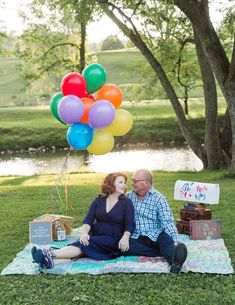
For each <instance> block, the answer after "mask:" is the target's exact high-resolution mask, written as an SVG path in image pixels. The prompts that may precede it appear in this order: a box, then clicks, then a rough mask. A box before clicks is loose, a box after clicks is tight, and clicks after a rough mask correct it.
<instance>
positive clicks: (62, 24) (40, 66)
mask: <svg viewBox="0 0 235 305" xmlns="http://www.w3.org/2000/svg"><path fill="white" fill-rule="evenodd" d="M48 10H49V11H50V13H48ZM31 11H32V14H33V15H34V16H35V17H36V18H37V21H34V23H32V22H31V19H32V17H31V16H27V15H25V14H23V13H22V17H23V18H24V19H25V21H28V29H27V30H26V31H25V32H24V33H23V35H22V36H21V37H20V38H19V41H18V45H17V53H18V56H19V57H20V58H21V59H23V60H22V62H21V65H20V70H21V74H22V75H23V77H24V79H25V80H26V81H27V83H28V86H29V85H31V87H36V88H35V90H34V91H37V92H39V91H41V90H42V89H41V87H44V86H48V85H49V83H52V82H53V80H56V82H58V80H59V79H60V80H61V77H62V76H63V75H64V74H65V73H67V72H68V71H78V72H82V70H83V69H84V68H85V65H86V49H85V42H86V25H87V23H88V22H89V21H90V20H91V12H92V6H91V5H90V4H89V3H88V2H87V1H86V0H80V1H76V6H75V5H74V6H73V5H71V4H70V2H69V1H66V0H64V1H57V0H53V1H48V0H34V1H33V2H32V5H31ZM45 15H49V16H50V17H49V20H45ZM46 21H47V22H46ZM49 77H50V81H49V82H48V78H49ZM39 88H40V90H39ZM47 89H48V88H47ZM50 89H52V88H50Z"/></svg>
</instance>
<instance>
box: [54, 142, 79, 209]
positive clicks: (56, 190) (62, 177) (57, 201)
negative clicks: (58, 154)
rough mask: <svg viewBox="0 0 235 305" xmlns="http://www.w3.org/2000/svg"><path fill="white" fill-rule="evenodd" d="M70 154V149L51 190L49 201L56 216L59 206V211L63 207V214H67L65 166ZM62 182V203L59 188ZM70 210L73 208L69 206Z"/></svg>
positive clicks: (66, 169)
mask: <svg viewBox="0 0 235 305" xmlns="http://www.w3.org/2000/svg"><path fill="white" fill-rule="evenodd" d="M70 153H71V149H70V148H69V150H68V153H67V155H66V157H65V160H64V163H63V165H62V167H61V170H60V172H59V174H58V176H57V178H56V180H55V183H54V185H53V187H52V189H51V201H52V213H53V214H56V213H57V212H58V211H57V208H58V206H60V210H61V208H62V207H64V209H65V211H64V213H65V214H67V212H68V181H67V179H66V177H67V176H68V174H67V171H68V168H67V165H68V159H69V156H70ZM63 182H64V203H63V199H62V196H61V194H60V190H59V186H60V185H62V184H63ZM70 207H71V208H72V210H73V211H74V208H73V207H72V206H71V205H70Z"/></svg>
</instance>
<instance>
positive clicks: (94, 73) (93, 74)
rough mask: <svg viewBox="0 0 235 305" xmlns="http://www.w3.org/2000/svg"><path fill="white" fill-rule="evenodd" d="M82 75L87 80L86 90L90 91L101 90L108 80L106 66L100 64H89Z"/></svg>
mask: <svg viewBox="0 0 235 305" xmlns="http://www.w3.org/2000/svg"><path fill="white" fill-rule="evenodd" d="M82 75H83V77H84V78H85V80H86V90H87V92H88V93H93V92H95V91H97V90H99V89H100V88H101V87H102V86H103V84H104V83H105V81H106V71H105V68H104V67H103V66H101V65H100V64H91V65H89V66H87V67H86V68H85V69H84V70H83V72H82Z"/></svg>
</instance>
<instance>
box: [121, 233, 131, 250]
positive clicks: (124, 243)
mask: <svg viewBox="0 0 235 305" xmlns="http://www.w3.org/2000/svg"><path fill="white" fill-rule="evenodd" d="M118 248H119V249H120V250H121V251H122V252H126V251H127V250H129V236H125V235H124V236H123V237H122V238H121V239H120V240H119V243H118Z"/></svg>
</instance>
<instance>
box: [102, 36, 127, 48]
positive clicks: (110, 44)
mask: <svg viewBox="0 0 235 305" xmlns="http://www.w3.org/2000/svg"><path fill="white" fill-rule="evenodd" d="M123 48H124V44H123V42H122V41H121V40H120V39H119V38H118V37H117V35H110V36H108V37H107V38H106V39H105V40H104V41H103V42H102V45H101V51H106V50H118V49H123Z"/></svg>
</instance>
